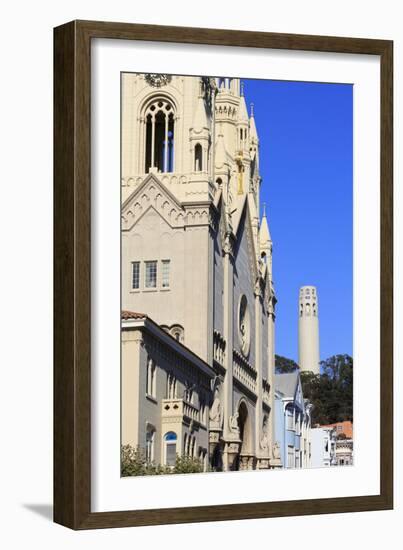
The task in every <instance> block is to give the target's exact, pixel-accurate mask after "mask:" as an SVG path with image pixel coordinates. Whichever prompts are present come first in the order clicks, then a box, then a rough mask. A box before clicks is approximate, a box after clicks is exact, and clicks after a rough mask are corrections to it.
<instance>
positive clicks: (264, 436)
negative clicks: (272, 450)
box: [260, 416, 269, 451]
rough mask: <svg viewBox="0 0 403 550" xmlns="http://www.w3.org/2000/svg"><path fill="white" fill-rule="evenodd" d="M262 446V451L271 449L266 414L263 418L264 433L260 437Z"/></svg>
mask: <svg viewBox="0 0 403 550" xmlns="http://www.w3.org/2000/svg"><path fill="white" fill-rule="evenodd" d="M260 448H261V449H262V451H268V450H269V434H268V418H267V416H265V418H264V419H263V426H262V435H261V438H260Z"/></svg>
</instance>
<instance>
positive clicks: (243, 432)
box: [235, 400, 252, 470]
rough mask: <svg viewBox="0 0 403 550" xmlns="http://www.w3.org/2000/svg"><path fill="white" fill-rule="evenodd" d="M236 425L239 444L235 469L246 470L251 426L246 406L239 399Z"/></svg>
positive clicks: (249, 451)
mask: <svg viewBox="0 0 403 550" xmlns="http://www.w3.org/2000/svg"><path fill="white" fill-rule="evenodd" d="M238 427H239V438H240V440H241V445H240V447H239V453H238V456H237V459H236V461H235V469H236V470H247V469H249V468H250V458H251V456H252V428H251V419H250V415H249V411H248V406H247V404H246V402H245V401H244V400H241V401H240V403H239V405H238Z"/></svg>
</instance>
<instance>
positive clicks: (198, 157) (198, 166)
mask: <svg viewBox="0 0 403 550" xmlns="http://www.w3.org/2000/svg"><path fill="white" fill-rule="evenodd" d="M194 170H195V172H201V171H202V170H203V149H202V146H201V145H200V143H197V144H196V146H195V166H194Z"/></svg>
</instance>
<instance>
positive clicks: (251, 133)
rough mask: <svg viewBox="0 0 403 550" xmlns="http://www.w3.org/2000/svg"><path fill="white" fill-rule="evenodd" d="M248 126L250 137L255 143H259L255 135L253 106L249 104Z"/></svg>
mask: <svg viewBox="0 0 403 550" xmlns="http://www.w3.org/2000/svg"><path fill="white" fill-rule="evenodd" d="M249 126H250V137H251V138H252V139H253V140H255V141H256V142H258V141H259V136H258V135H257V129H256V123H255V113H254V104H253V103H251V104H250V119H249Z"/></svg>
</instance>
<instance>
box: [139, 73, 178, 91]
mask: <svg viewBox="0 0 403 550" xmlns="http://www.w3.org/2000/svg"><path fill="white" fill-rule="evenodd" d="M144 78H145V80H146V82H147V83H148V84H149V85H150V86H153V87H155V88H161V86H166V85H167V84H169V83H170V82H171V80H172V76H171V75H168V74H146V75H145V77H144Z"/></svg>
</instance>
